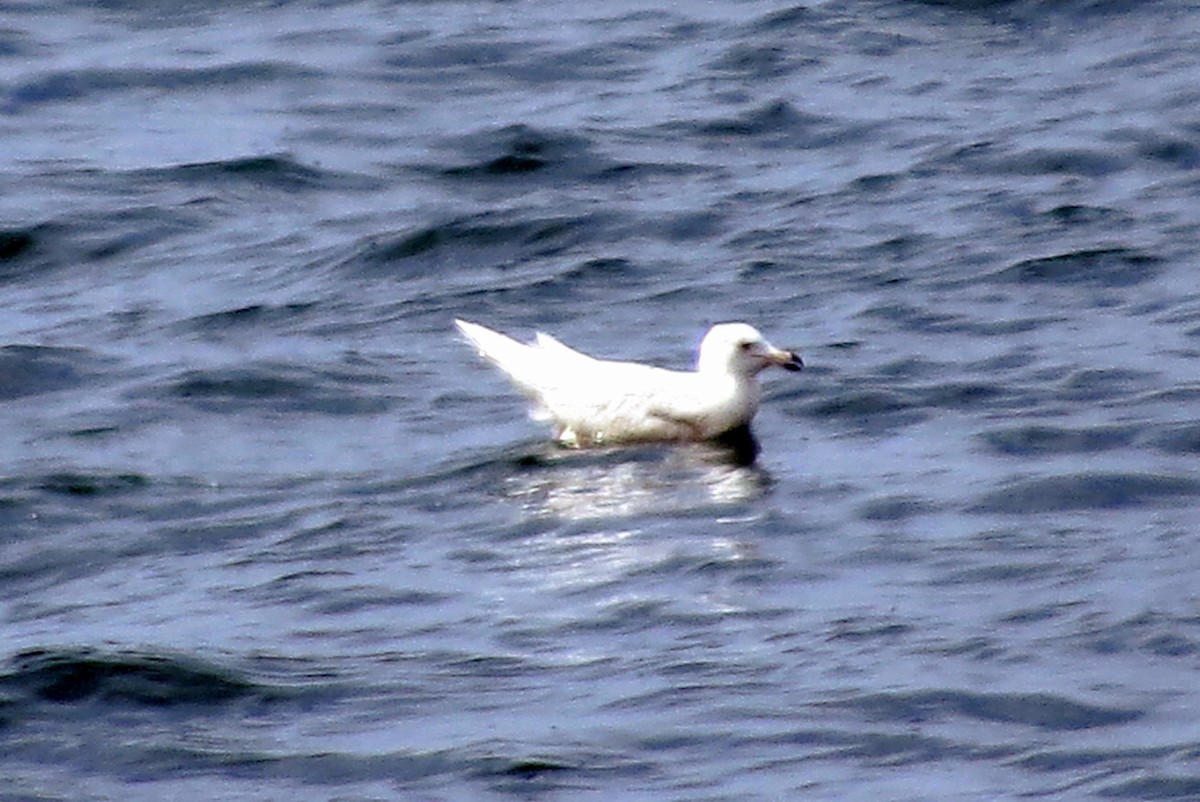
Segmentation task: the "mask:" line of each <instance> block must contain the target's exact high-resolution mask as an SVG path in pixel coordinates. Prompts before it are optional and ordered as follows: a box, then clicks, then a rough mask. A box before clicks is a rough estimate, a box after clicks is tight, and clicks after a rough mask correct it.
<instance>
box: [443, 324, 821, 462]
mask: <svg viewBox="0 0 1200 802" xmlns="http://www.w3.org/2000/svg"><path fill="white" fill-rule="evenodd" d="M454 325H455V326H457V327H458V330H459V331H460V332H462V334H463V336H464V337H466V338H467V340H469V341H470V342H471V344H472V345H474V346H475V347H476V348H477V349H478V350H479V353H480V354H481V355H482V356H483V357H484V358H485V359H487V360H488V361H489V362H491V363H492V364H494V365H495V366H496V367H498V368H499V369H500V370H502V371H503V372H504V373H505V374H507V375H508V378H509V379H511V380H512V382H513V384H515V385H516V386H517V387H518V388H519V389H520V390H521V391H522V392H523V393H524V394H525V395H526V396H528V397H529V398H530V400H532V401H533V402H534V405H535V409H534V410H533V412H532V414H533V416H534V417H535V418H536V419H539V420H546V421H549V422H551V423H552V424H553V426H554V436H555V438H556V439H557V440H558V441H559V442H560V443H562V444H563V445H566V446H570V447H574V448H584V447H588V446H598V445H611V444H616V443H646V442H696V441H702V440H713V439H719V438H721V437H722V436H724V435H727V434H729V433H730V432H735V431H743V432H745V433H746V434H748V433H749V429H748V427H749V424H750V420H751V419H752V418H753V417H754V413H755V412H757V411H758V404H759V400H760V397H761V390H760V388H759V386H758V379H757V376H758V373H759V372H760V371H762V370H763V369H764V368H767V367H769V366H770V365H777V366H779V367H781V368H784V369H785V370H792V371H795V370H800V369H801V368H802V367H803V366H804V363H803V362H802V361H801V360H800V357H799V356H797V355H796V354H795V353H793V352H791V351H784V350H781V349H779V348H776V347H775V346H773V345H771V344H770V343H769V342H767V341H766V340H765V339H764V338H763V336H762V335H761V334H759V333H758V331H757V330H756V329H755V328H754V327H753V326H750V325H747V324H745V323H719V324H717V325H716V326H713V327H712V328H711V329H709V331H708V334H706V335H705V336H704V339H703V341H701V343H700V352H699V355H698V356H697V359H696V369H695V370H694V371H677V370H666V369H664V368H657V367H652V366H650V365H641V364H638V363H635V362H611V361H608V360H603V359H596V358H594V357H590V356H588V355H587V354H582V353H580V352H579V351H576V350H574V349H573V348H569V347H568V346H565V345H563V344H562V343H560V342H559V341H558V340H556V339H554V338H553V337H551V336H550V335H548V334H542V333H541V332H538V333H537V336H536V338H535V339H534V341H533V342H532V343H530V344H525V343H520V342H517V341H516V340H514V339H512V338H511V337H507V336H505V335H503V334H501V333H500V332H497V331H492V330H491V329H488V328H485V327H483V326H480V325H478V324H476V323H468V322H466V321H465V320H455V321H454Z"/></svg>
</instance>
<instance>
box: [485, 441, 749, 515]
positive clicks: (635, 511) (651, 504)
mask: <svg viewBox="0 0 1200 802" xmlns="http://www.w3.org/2000/svg"><path fill="white" fill-rule="evenodd" d="M756 451H757V448H756V445H755V443H754V439H753V436H752V435H750V432H749V429H748V428H746V429H745V430H744V431H742V432H737V433H734V434H732V435H731V436H730V437H729V439H728V440H727V441H723V442H717V443H698V444H689V445H682V446H679V445H677V446H665V447H664V446H646V447H641V448H623V449H595V450H591V451H584V452H579V451H565V450H559V449H554V450H553V451H545V452H539V453H536V454H530V455H526V456H524V457H522V458H520V459H519V460H518V464H519V466H520V470H519V471H517V472H515V473H513V474H511V475H510V476H509V477H508V478H507V480H506V482H505V490H504V492H505V494H506V495H508V496H509V497H511V498H514V499H518V500H520V501H521V502H522V504H523V505H524V507H525V509H526V510H528V511H530V512H533V513H536V514H541V515H549V516H553V517H557V518H562V519H565V520H571V521H585V520H594V519H597V518H622V517H630V516H638V515H647V514H660V513H673V512H694V511H696V510H698V509H704V508H718V509H719V508H722V507H728V506H730V505H737V504H741V503H746V502H750V501H753V500H755V499H757V498H761V497H762V496H763V495H765V494H766V492H767V490H768V489H769V487H770V477H769V476H768V475H767V473H766V472H765V471H763V470H762V469H760V468H756V467H754V466H753V464H752V463H753V459H754V454H755V453H756Z"/></svg>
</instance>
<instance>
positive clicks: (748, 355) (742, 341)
mask: <svg viewBox="0 0 1200 802" xmlns="http://www.w3.org/2000/svg"><path fill="white" fill-rule="evenodd" d="M771 365H776V366H778V367H781V368H783V369H784V370H792V371H795V370H800V369H801V368H803V367H804V362H803V361H802V360H801V359H800V356H799V355H798V354H796V353H795V352H793V351H784V350H782V349H780V348H776V347H775V346H773V345H771V344H770V343H769V342H767V341H766V339H765V338H764V337H763V336H762V335H761V334H759V333H758V330H757V329H756V328H754V327H753V326H750V325H747V324H746V323H718V324H717V325H715V326H713V327H712V328H711V329H709V330H708V334H706V335H704V339H703V340H702V341H701V342H700V355H699V357H698V358H697V360H696V370H698V371H699V372H701V373H713V372H715V373H726V374H730V375H734V376H744V377H746V378H751V377H753V376H756V375H757V374H758V372H759V371H761V370H763V369H765V368H768V367H770V366H771Z"/></svg>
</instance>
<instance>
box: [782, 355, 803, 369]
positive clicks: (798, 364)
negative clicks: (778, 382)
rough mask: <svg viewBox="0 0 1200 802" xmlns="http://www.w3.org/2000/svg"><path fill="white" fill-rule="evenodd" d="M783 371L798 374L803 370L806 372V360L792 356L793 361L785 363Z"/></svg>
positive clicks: (798, 356)
mask: <svg viewBox="0 0 1200 802" xmlns="http://www.w3.org/2000/svg"><path fill="white" fill-rule="evenodd" d="M783 369H784V370H790V371H791V372H792V373H797V372H799V371H801V370H804V360H803V359H801V358H800V355H799V354H792V361H791V362H787V363H785V364H784V366H783Z"/></svg>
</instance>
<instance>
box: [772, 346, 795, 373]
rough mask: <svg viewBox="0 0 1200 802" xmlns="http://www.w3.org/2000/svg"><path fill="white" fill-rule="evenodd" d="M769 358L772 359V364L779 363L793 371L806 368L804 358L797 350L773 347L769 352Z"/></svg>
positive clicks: (780, 365) (785, 368)
mask: <svg viewBox="0 0 1200 802" xmlns="http://www.w3.org/2000/svg"><path fill="white" fill-rule="evenodd" d="M767 359H769V360H770V362H771V364H772V365H778V366H779V367H781V368H783V369H784V370H790V371H792V372H793V373H795V372H796V371H798V370H802V369H803V368H804V360H803V359H801V358H800V355H799V354H797V353H796V352H795V351H781V350H779V349H772V350H771V352H770V353H768V354H767Z"/></svg>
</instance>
